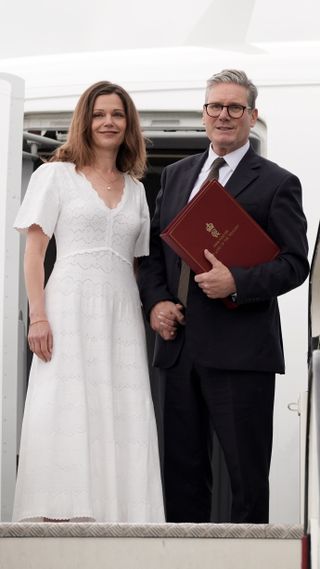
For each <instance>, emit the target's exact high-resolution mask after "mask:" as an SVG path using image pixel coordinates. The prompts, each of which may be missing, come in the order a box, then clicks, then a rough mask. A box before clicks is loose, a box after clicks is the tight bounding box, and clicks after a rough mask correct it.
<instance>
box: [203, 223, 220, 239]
mask: <svg viewBox="0 0 320 569" xmlns="http://www.w3.org/2000/svg"><path fill="white" fill-rule="evenodd" d="M206 230H207V231H208V232H209V233H210V234H211V235H212V237H214V238H215V239H218V237H220V235H221V233H220V231H218V230H217V228H216V227H215V226H214V225H213V223H206Z"/></svg>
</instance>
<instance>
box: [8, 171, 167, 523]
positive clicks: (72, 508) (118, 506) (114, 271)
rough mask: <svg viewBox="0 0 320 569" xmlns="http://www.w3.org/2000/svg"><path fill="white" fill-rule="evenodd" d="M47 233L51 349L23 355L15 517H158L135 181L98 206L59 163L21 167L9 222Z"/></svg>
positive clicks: (143, 215)
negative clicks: (28, 173) (48, 354)
mask: <svg viewBox="0 0 320 569" xmlns="http://www.w3.org/2000/svg"><path fill="white" fill-rule="evenodd" d="M32 224H38V225H39V226H41V227H42V229H43V231H44V233H46V235H48V236H49V237H51V235H52V234H53V232H54V234H55V238H56V244H57V260H56V263H55V266H54V269H53V272H52V274H51V276H50V278H49V281H48V283H47V286H46V290H45V299H46V310H47V315H48V318H49V321H50V324H51V328H52V332H53V338H54V348H53V356H52V359H51V361H50V362H48V363H44V362H42V361H41V360H40V359H39V358H38V357H36V356H34V358H33V363H32V368H31V373H30V380H29V387H28V394H27V399H26V406H25V413H24V420H23V429H22V438H21V449H20V461H19V471H18V479H17V487H16V495H15V505H14V518H13V519H14V520H15V521H17V520H30V521H38V520H41V519H42V518H43V517H48V518H58V519H72V520H95V521H99V522H129V523H134V522H137V523H145V522H162V521H164V513H163V500H162V489H161V480H160V468H159V459H158V443H157V435H156V426H155V419H154V410H153V404H152V400H151V393H150V385H149V375H148V368H147V356H146V344H145V333H144V326H143V320H142V314H141V304H140V299H139V294H138V289H137V286H136V281H135V277H134V273H133V266H132V262H133V258H134V257H138V256H142V255H147V254H148V236H149V215H148V208H147V204H146V199H145V194H144V188H143V185H142V184H141V183H140V182H138V181H136V180H134V179H132V178H131V177H130V176H128V175H125V188H124V193H123V196H122V199H121V201H120V203H119V204H118V206H117V207H116V208H114V209H109V208H108V207H107V206H106V205H105V204H104V202H103V201H102V199H101V198H100V197H99V195H98V194H97V192H96V191H95V190H94V189H93V187H92V186H91V184H90V182H89V181H88V180H87V179H86V178H85V177H84V176H83V175H82V174H78V173H77V172H76V171H75V167H74V165H73V164H70V163H63V162H54V163H49V164H44V165H42V166H40V168H38V169H37V170H36V172H35V173H34V174H33V175H32V178H31V181H30V184H29V187H28V190H27V193H26V196H25V199H24V201H23V204H22V206H21V208H20V210H19V213H18V216H17V218H16V221H15V227H16V228H17V229H19V230H22V231H23V230H26V228H28V227H29V226H30V225H32Z"/></svg>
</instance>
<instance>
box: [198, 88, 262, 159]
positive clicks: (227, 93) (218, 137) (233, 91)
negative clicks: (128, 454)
mask: <svg viewBox="0 0 320 569" xmlns="http://www.w3.org/2000/svg"><path fill="white" fill-rule="evenodd" d="M206 102H207V103H219V104H221V105H231V104H237V105H243V106H246V107H247V106H248V93H247V89H246V88H245V87H242V86H241V85H236V84H234V83H219V84H218V85H214V86H213V87H212V88H211V89H210V91H209V95H208V100H207V101H206ZM257 118H258V111H257V109H253V110H249V109H245V111H244V113H243V115H242V117H240V118H238V119H234V118H231V117H230V116H229V115H228V111H227V109H226V108H223V109H222V111H221V113H220V115H219V116H218V117H217V118H214V117H210V116H209V115H208V114H207V112H206V110H205V108H204V109H203V123H204V125H205V127H206V133H207V136H208V138H209V139H210V140H211V143H212V147H213V150H214V151H215V152H216V154H218V155H219V156H224V155H225V154H228V153H229V152H232V151H233V150H236V149H237V148H240V146H243V145H244V144H245V143H246V142H247V140H248V138H249V133H250V129H251V127H253V126H254V125H255V123H256V120H257Z"/></svg>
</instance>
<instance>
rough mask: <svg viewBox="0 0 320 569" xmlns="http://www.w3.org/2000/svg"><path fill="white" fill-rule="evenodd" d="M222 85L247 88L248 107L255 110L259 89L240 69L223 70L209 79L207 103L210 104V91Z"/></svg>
mask: <svg viewBox="0 0 320 569" xmlns="http://www.w3.org/2000/svg"><path fill="white" fill-rule="evenodd" d="M220 83H234V84H236V85H241V86H242V87H245V88H246V89H247V91H248V105H249V107H251V108H252V109H254V108H255V105H256V98H257V96H258V89H257V87H256V86H255V85H254V84H253V83H252V81H250V79H248V77H247V76H246V74H245V72H244V71H240V70H238V69H223V70H222V71H221V72H220V73H215V74H214V75H212V77H210V79H208V81H207V88H206V103H207V102H208V96H209V91H210V89H211V88H212V87H214V86H215V85H219V84H220Z"/></svg>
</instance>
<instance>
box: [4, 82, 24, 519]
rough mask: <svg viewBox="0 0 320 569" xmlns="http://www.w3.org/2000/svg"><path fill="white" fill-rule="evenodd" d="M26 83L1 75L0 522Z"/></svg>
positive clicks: (10, 439) (9, 460)
mask: <svg viewBox="0 0 320 569" xmlns="http://www.w3.org/2000/svg"><path fill="white" fill-rule="evenodd" d="M23 106H24V82H23V80H22V79H20V78H19V77H15V76H13V75H7V74H0V161H1V162H0V395H1V402H2V406H1V410H0V418H1V421H0V424H1V427H0V428H1V431H0V449H1V453H0V472H1V488H0V503H1V517H2V519H4V520H9V519H11V506H12V499H13V492H14V485H15V471H16V450H17V449H16V440H17V368H18V354H17V349H18V299H19V279H18V274H19V236H18V235H17V234H15V232H14V230H13V229H12V225H13V221H14V218H15V215H16V212H17V208H18V206H19V203H20V192H21V164H22V127H23Z"/></svg>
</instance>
